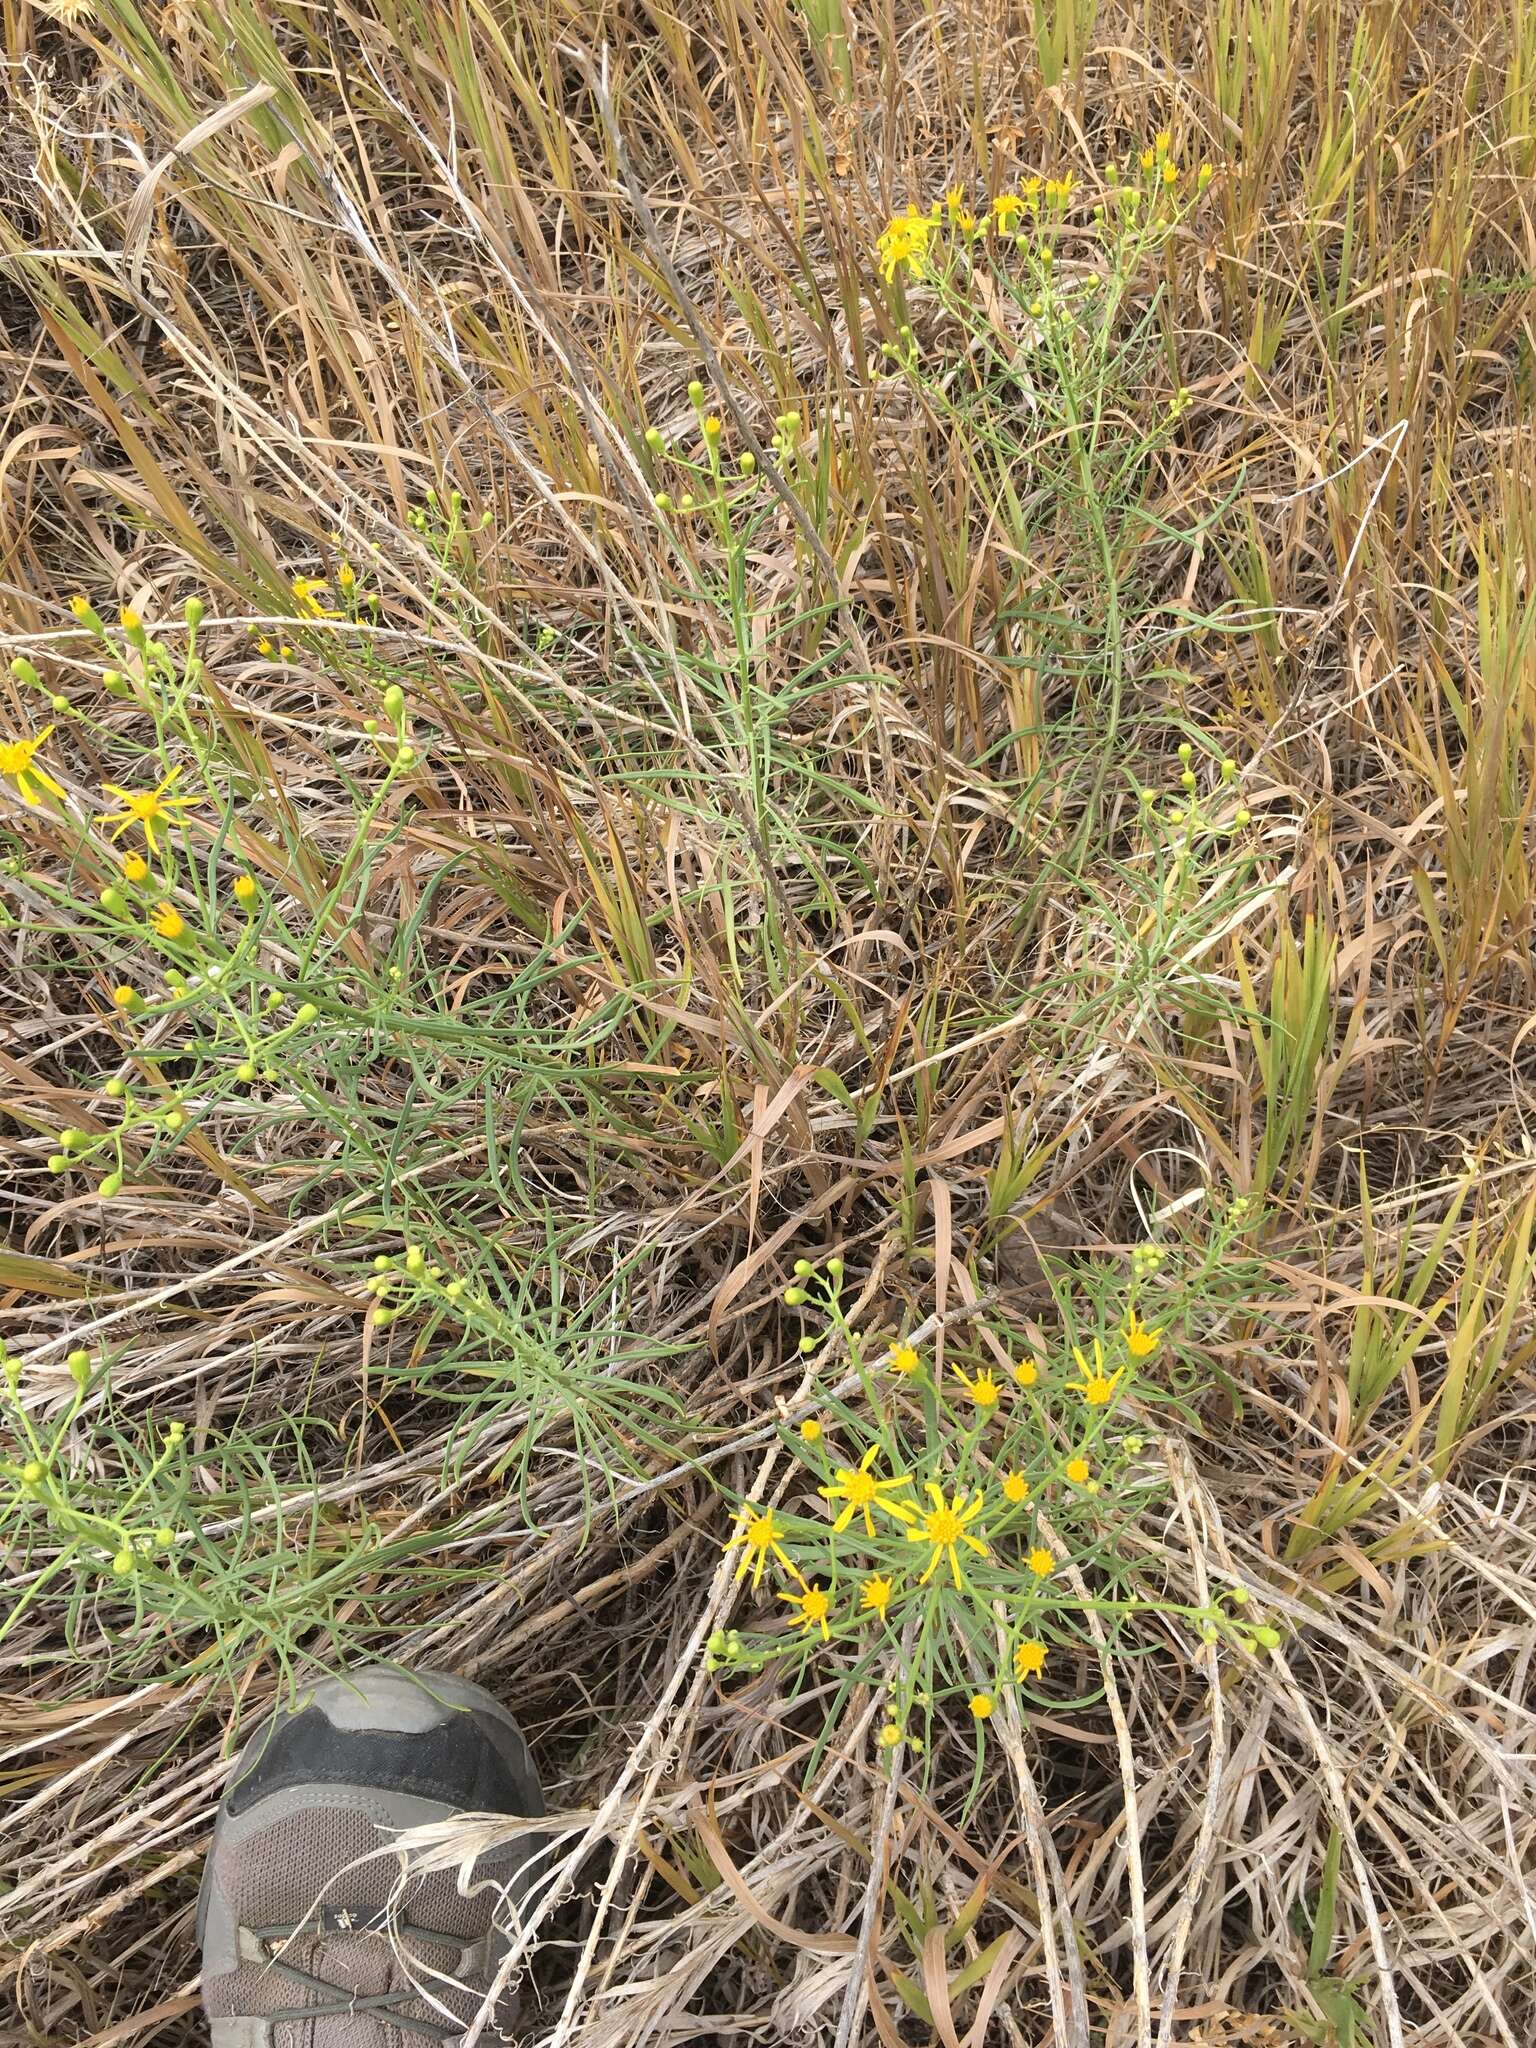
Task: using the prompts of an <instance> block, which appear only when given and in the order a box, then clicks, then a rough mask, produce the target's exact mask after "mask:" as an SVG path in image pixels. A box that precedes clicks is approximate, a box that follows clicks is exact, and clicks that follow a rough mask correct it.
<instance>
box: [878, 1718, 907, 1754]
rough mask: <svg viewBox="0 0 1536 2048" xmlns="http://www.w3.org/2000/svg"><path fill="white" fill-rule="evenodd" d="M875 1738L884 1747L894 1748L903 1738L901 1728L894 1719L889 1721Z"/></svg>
mask: <svg viewBox="0 0 1536 2048" xmlns="http://www.w3.org/2000/svg"><path fill="white" fill-rule="evenodd" d="M875 1740H876V1741H877V1742H878V1743H879V1745H880V1747H881V1748H882V1749H894V1748H895V1747H896V1745H897V1743H898V1742H900V1740H901V1730H900V1728H899V1727H898V1726H897V1725H896V1723H895V1722H894V1721H887V1722H886V1724H885V1726H884V1727H883V1728H882V1729H881V1730H880V1733H879V1734H878V1735H877V1736H876V1737H875Z"/></svg>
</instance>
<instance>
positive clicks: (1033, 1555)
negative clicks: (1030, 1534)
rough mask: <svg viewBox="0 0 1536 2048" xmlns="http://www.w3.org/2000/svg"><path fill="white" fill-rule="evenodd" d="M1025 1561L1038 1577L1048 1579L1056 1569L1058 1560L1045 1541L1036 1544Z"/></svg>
mask: <svg viewBox="0 0 1536 2048" xmlns="http://www.w3.org/2000/svg"><path fill="white" fill-rule="evenodd" d="M1025 1561H1026V1563H1027V1564H1028V1566H1029V1568H1030V1570H1031V1571H1032V1572H1033V1573H1034V1575H1035V1577H1036V1578H1037V1579H1048V1578H1049V1577H1050V1575H1051V1573H1052V1572H1053V1571H1055V1569H1056V1560H1055V1558H1054V1557H1052V1555H1051V1553H1050V1552H1049V1551H1048V1550H1047V1549H1046V1547H1045V1545H1044V1544H1043V1543H1039V1544H1036V1546H1035V1548H1034V1549H1033V1550H1032V1551H1031V1552H1030V1553H1029V1556H1028V1558H1027V1559H1026V1560H1025Z"/></svg>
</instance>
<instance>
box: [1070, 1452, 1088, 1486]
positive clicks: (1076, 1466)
mask: <svg viewBox="0 0 1536 2048" xmlns="http://www.w3.org/2000/svg"><path fill="white" fill-rule="evenodd" d="M1067 1477H1068V1479H1070V1480H1071V1482H1072V1484H1073V1485H1074V1486H1086V1485H1087V1484H1088V1460H1087V1459H1086V1458H1069V1459H1068V1460H1067Z"/></svg>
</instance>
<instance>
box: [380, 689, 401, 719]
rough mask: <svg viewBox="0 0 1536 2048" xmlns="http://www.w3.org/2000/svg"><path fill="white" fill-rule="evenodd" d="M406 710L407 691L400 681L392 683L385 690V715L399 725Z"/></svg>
mask: <svg viewBox="0 0 1536 2048" xmlns="http://www.w3.org/2000/svg"><path fill="white" fill-rule="evenodd" d="M404 710H405V692H404V690H402V689H401V687H400V685H399V684H398V683H391V684H390V686H389V688H388V689H387V690H386V691H385V692H384V716H385V717H386V718H391V719H393V720H394V721H395V723H396V724H397V725H398V724H399V722H400V718H401V715H402V713H403V712H404Z"/></svg>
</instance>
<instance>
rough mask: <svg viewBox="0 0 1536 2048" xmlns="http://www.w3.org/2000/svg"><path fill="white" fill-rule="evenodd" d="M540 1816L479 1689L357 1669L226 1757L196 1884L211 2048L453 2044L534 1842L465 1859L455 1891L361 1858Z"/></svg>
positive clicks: (517, 1758) (434, 1877)
mask: <svg viewBox="0 0 1536 2048" xmlns="http://www.w3.org/2000/svg"><path fill="white" fill-rule="evenodd" d="M543 1811H544V1803H543V1799H542V1797H541V1795H540V1792H539V1787H538V1781H537V1780H536V1778H535V1777H534V1774H533V1769H532V1766H531V1764H530V1763H529V1759H528V1751H527V1747H526V1745H525V1743H524V1741H523V1738H522V1736H521V1734H520V1733H519V1731H518V1728H517V1724H516V1722H515V1721H514V1720H513V1719H512V1716H511V1715H510V1714H509V1713H508V1712H507V1711H506V1709H505V1708H504V1707H503V1706H501V1705H500V1704H499V1703H498V1702H497V1701H496V1700H495V1699H493V1698H492V1696H491V1695H490V1694H489V1693H487V1692H484V1691H482V1690H481V1688H480V1687H479V1686H475V1685H470V1684H468V1683H467V1682H466V1681H465V1680H463V1679H457V1678H450V1677H446V1676H440V1675H438V1674H436V1673H424V1674H420V1675H413V1674H408V1673H405V1672H400V1671H395V1670H391V1669H388V1668H385V1667H367V1668H363V1669H359V1670H357V1671H353V1672H350V1673H348V1674H346V1675H345V1676H342V1677H336V1678H328V1679H326V1680H324V1681H323V1682H322V1683H321V1684H319V1685H317V1686H315V1687H314V1688H313V1689H311V1690H309V1691H307V1692H305V1693H303V1694H301V1696H300V1697H299V1699H298V1700H296V1701H295V1703H294V1705H293V1707H292V1708H291V1709H289V1710H287V1711H286V1712H281V1713H278V1714H275V1715H274V1716H273V1717H272V1719H271V1720H270V1721H268V1722H267V1724H266V1725H265V1727H264V1728H262V1729H261V1731H260V1732H259V1733H258V1734H257V1735H256V1736H255V1737H254V1738H253V1739H252V1741H251V1742H250V1744H249V1745H248V1746H247V1748H246V1749H245V1750H244V1751H243V1752H242V1754H241V1757H240V1760H239V1762H238V1764H237V1765H236V1767H235V1772H234V1775H233V1777H232V1778H231V1780H230V1785H229V1790H228V1791H227V1792H226V1794H225V1797H224V1803H223V1805H222V1806H221V1808H220V1810H219V1819H218V1824H217V1826H216V1828H215V1830H214V1838H213V1846H212V1848H211V1849H210V1851H209V1854H208V1861H207V1865H206V1867H205V1869H204V1872H203V1889H202V1895H201V1898H200V1900H199V1904H198V1932H199V1937H200V1939H201V1942H202V1948H203V2002H204V2006H205V2008H206V2010H207V2013H208V2018H209V2024H210V2027H211V2030H212V2037H213V2048H450V2044H456V2043H457V2042H458V2041H459V2040H460V2038H461V2035H462V2031H463V2028H464V2026H465V2025H466V2024H467V2023H468V2021H469V2020H470V2019H471V2018H472V2017H473V2015H474V2013H475V2012H476V2011H477V2010H478V2009H479V2006H480V2003H481V2001H482V1999H483V1998H484V1996H485V1993H486V1991H487V1989H488V1988H489V1986H490V1983H491V1981H492V1978H493V1977H494V1974H495V1969H496V1964H497V1961H498V1959H499V1958H500V1957H501V1956H502V1955H504V1954H505V1935H506V1931H507V1929H508V1928H509V1927H510V1926H512V1925H513V1924H514V1923H515V1920H516V1916H517V1913H518V1911H519V1908H520V1906H522V1905H523V1904H524V1903H525V1902H526V1900H527V1897H528V1894H529V1892H530V1891H531V1890H532V1889H533V1888H534V1884H535V1882H536V1879H535V1874H534V1872H533V1871H531V1870H530V1869H529V1863H530V1859H531V1858H532V1857H534V1856H536V1854H537V1851H538V1848H539V1843H538V1840H537V1838H530V1837H527V1836H524V1837H522V1838H521V1839H519V1840H517V1841H515V1842H511V1843H508V1844H507V1845H505V1846H504V1847H502V1848H500V1849H498V1850H496V1851H494V1852H491V1853H490V1854H488V1855H483V1856H481V1857H480V1858H479V1859H478V1861H477V1862H476V1863H475V1865H474V1867H473V1870H472V1872H471V1874H470V1876H469V1877H468V1879H467V1880H466V1881H465V1882H464V1883H463V1884H462V1885H461V1883H460V1879H459V1873H458V1872H457V1871H455V1870H445V1871H436V1872H432V1873H429V1874H426V1875H424V1876H415V1877H412V1878H410V1879H409V1880H407V1882H406V1883H405V1884H404V1885H403V1886H402V1885H401V1883H400V1863H399V1859H398V1858H396V1857H394V1856H390V1855H387V1854H386V1855H382V1856H381V1855H376V1854H373V1853H371V1852H374V1851H377V1850H379V1849H380V1848H381V1846H384V1845H386V1844H387V1843H388V1842H389V1840H390V1839H391V1837H392V1836H393V1835H394V1834H395V1833H396V1832H397V1831H398V1830H399V1829H401V1828H408V1827H417V1826H420V1825H422V1824H423V1823H425V1822H429V1821H440V1820H443V1819H445V1818H446V1817H447V1816H448V1815H450V1814H453V1813H463V1812H474V1813H503V1814H515V1815H521V1816H534V1815H538V1814H541V1813H542V1812H543ZM358 1858H364V1859H366V1860H364V1861H362V1862H361V1863H359V1862H358V1860H357V1859H358ZM354 1865H356V1867H355V1868H354V1867H352V1866H354Z"/></svg>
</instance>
